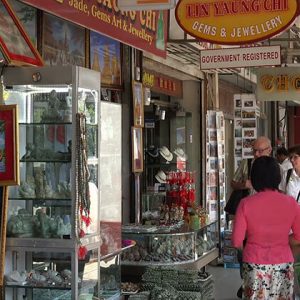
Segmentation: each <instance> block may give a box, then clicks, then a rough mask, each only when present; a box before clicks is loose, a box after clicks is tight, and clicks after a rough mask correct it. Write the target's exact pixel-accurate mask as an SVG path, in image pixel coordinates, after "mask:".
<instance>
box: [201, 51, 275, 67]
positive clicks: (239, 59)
mask: <svg viewBox="0 0 300 300" xmlns="http://www.w3.org/2000/svg"><path fill="white" fill-rule="evenodd" d="M280 64H281V57H280V46H266V47H251V48H223V49H212V50H201V51H200V68H201V70H209V69H225V68H242V67H256V66H257V67H261V66H276V65H280Z"/></svg>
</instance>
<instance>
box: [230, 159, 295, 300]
mask: <svg viewBox="0 0 300 300" xmlns="http://www.w3.org/2000/svg"><path fill="white" fill-rule="evenodd" d="M250 178H251V183H252V186H253V189H254V190H255V191H256V193H255V194H253V195H251V196H248V197H246V198H244V199H243V200H242V201H241V203H240V205H239V207H238V209H237V213H236V216H235V223H234V227H233V233H232V243H233V245H234V247H236V248H239V249H243V241H244V239H245V238H247V243H246V245H245V247H244V249H243V288H244V292H243V299H249V300H250V299H251V300H257V299H268V300H272V299H274V300H275V299H276V300H277V299H285V300H292V299H293V287H294V267H293V262H294V257H293V254H292V251H291V248H290V245H289V233H290V231H291V230H292V232H293V234H292V237H293V240H294V243H295V244H297V245H300V207H299V206H298V205H297V203H296V201H295V199H294V198H293V197H291V196H288V195H284V194H283V193H281V192H279V190H278V184H279V183H280V180H281V172H280V167H279V165H278V163H277V161H276V160H275V159H274V158H272V157H267V156H263V157H259V158H257V159H255V160H254V162H253V164H252V169H251V176H250Z"/></svg>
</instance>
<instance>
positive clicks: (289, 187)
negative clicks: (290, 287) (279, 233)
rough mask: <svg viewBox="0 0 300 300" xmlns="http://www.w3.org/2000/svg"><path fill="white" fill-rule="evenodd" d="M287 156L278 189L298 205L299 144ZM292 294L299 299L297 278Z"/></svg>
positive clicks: (298, 259)
mask: <svg viewBox="0 0 300 300" xmlns="http://www.w3.org/2000/svg"><path fill="white" fill-rule="evenodd" d="M288 156H289V160H290V162H291V165H292V168H290V169H287V170H285V171H284V172H283V174H282V179H281V182H280V185H279V189H280V190H281V191H283V192H284V193H285V194H287V195H290V196H292V197H294V198H295V199H296V201H297V203H298V205H300V145H296V146H293V147H291V148H289V150H288ZM294 254H295V259H296V262H300V255H299V251H298V253H296V252H295V253H294ZM294 294H295V299H300V287H299V282H298V279H297V278H295V286H294Z"/></svg>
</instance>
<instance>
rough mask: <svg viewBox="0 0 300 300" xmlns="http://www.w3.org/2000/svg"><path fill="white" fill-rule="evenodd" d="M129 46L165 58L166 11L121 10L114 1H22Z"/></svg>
mask: <svg viewBox="0 0 300 300" xmlns="http://www.w3.org/2000/svg"><path fill="white" fill-rule="evenodd" d="M22 2H24V3H26V4H29V5H32V6H35V7H37V8H39V9H41V10H44V11H47V12H49V13H52V14H54V15H56V16H58V17H61V18H63V19H66V20H69V21H71V22H73V23H76V24H78V25H80V26H83V27H85V28H88V29H91V30H94V31H97V32H99V33H101V34H104V35H106V36H109V37H111V38H113V39H116V40H119V41H120V42H122V43H125V44H128V45H130V46H132V47H135V48H138V49H141V50H144V51H147V52H150V53H152V54H154V55H157V56H160V57H163V58H165V57H166V42H167V24H168V11H167V10H164V11H162V10H161V11H158V10H147V11H123V12H121V11H120V9H119V8H118V6H117V0H47V1H45V0H43V1H42V0H22Z"/></svg>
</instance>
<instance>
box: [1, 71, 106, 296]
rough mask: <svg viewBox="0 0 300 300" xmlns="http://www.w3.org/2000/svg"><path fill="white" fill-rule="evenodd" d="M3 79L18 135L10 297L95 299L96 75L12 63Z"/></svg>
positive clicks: (8, 273) (97, 214)
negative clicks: (14, 108)
mask: <svg viewBox="0 0 300 300" xmlns="http://www.w3.org/2000/svg"><path fill="white" fill-rule="evenodd" d="M3 78H4V88H5V90H4V97H5V98H6V104H18V114H19V120H18V121H19V133H20V134H19V157H20V185H19V186H17V187H12V188H10V189H9V199H8V217H7V221H8V222H7V257H6V266H5V282H6V288H5V293H6V296H7V299H40V300H42V299H72V300H73V299H81V298H82V297H85V298H84V299H89V297H90V298H91V297H96V298H95V299H98V298H97V297H98V296H99V295H100V294H101V293H100V267H99V266H100V256H101V255H100V244H101V241H100V205H99V203H100V189H99V182H100V180H99V178H100V167H99V164H100V155H99V154H100V142H99V141H100V122H99V120H100V118H99V114H100V101H99V99H100V98H99V95H100V74H99V73H98V72H95V71H92V70H88V69H84V68H81V67H76V66H64V67H62V66H58V67H43V68H36V67H27V68H14V67H12V68H7V69H5V71H4V74H3ZM78 257H80V258H78ZM14 278H16V279H18V280H14ZM98 283H99V284H98ZM99 297H100V296H99Z"/></svg>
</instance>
